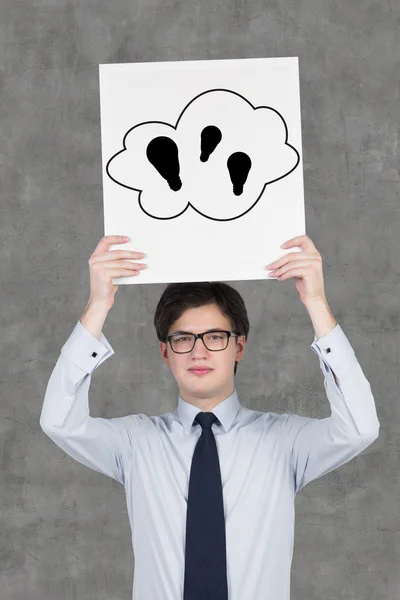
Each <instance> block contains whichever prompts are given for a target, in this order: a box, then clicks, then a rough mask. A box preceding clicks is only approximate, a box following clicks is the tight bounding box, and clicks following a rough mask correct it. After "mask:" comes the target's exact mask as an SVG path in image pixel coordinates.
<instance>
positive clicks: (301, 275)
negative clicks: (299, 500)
mask: <svg viewBox="0 0 400 600" xmlns="http://www.w3.org/2000/svg"><path fill="white" fill-rule="evenodd" d="M122 241H123V240H122V239H121V238H120V237H118V236H106V237H104V238H103V239H102V240H101V241H100V243H99V244H98V246H97V248H96V250H95V252H94V253H93V254H92V256H91V258H90V259H89V264H90V279H91V293H90V299H89V302H88V305H87V307H86V309H85V311H84V313H83V315H82V317H81V319H80V321H78V323H77V324H76V327H75V329H74V330H73V332H72V334H71V336H70V337H69V339H68V340H67V342H66V343H65V344H64V346H63V348H62V350H61V355H60V357H59V359H58V361H57V364H56V366H55V368H54V370H53V373H52V374H51V377H50V380H49V383H48V387H47V390H46V395H45V399H44V403H43V408H42V414H41V418H40V424H41V427H42V429H43V430H44V431H45V433H46V434H47V435H48V436H49V437H50V438H51V439H52V440H53V441H54V442H55V443H56V444H57V445H58V446H60V447H61V448H62V449H63V450H65V452H67V453H68V454H69V455H70V456H71V457H73V458H74V459H76V460H78V461H79V462H81V463H82V464H84V465H86V466H88V467H90V468H92V469H94V470H96V471H99V472H101V473H104V474H105V475H108V476H109V477H112V478H114V479H116V480H117V481H119V482H120V483H121V484H122V485H124V487H125V490H126V499H127V507H128V513H129V519H130V523H131V527H132V543H133V548H134V553H135V573H134V579H133V599H134V600H182V599H183V600H228V599H229V600H265V599H266V598H270V599H273V600H289V597H290V566H291V561H292V551H293V531H294V498H295V495H296V493H297V492H298V491H299V490H300V489H302V488H303V487H304V486H305V485H306V484H307V483H309V482H310V481H312V480H313V479H316V478H317V477H321V476H322V475H324V474H326V473H328V472H330V471H332V470H333V469H335V468H337V467H339V466H340V465H343V464H344V463H346V462H347V461H349V460H350V459H352V458H354V457H355V456H356V455H357V454H359V453H360V452H361V451H362V450H364V449H365V448H366V447H367V446H369V445H370V444H371V443H372V442H373V441H374V440H375V439H376V438H377V437H378V433H379V421H378V418H377V414H376V409H375V403H374V398H373V395H372V393H371V388H370V385H369V383H368V381H367V379H366V378H365V376H364V374H363V371H362V370H361V367H360V365H359V363H358V361H357V358H356V356H355V353H354V351H353V349H352V347H351V345H350V343H349V341H348V339H347V338H346V336H345V334H344V332H343V331H342V329H341V327H340V325H339V324H338V323H337V322H336V321H335V319H334V317H333V315H332V312H331V310H330V308H329V305H328V302H327V299H326V296H325V291H324V283H323V272H322V260H321V256H320V254H319V252H318V251H317V249H316V248H315V246H314V244H313V242H312V241H311V240H310V238H309V237H308V236H300V237H298V238H294V239H292V240H290V241H289V242H287V243H286V244H284V245H283V247H285V248H291V247H294V246H300V247H301V249H302V252H292V253H289V254H287V255H286V256H284V257H283V258H281V259H279V260H277V261H275V262H274V263H272V264H271V265H268V266H267V267H268V268H269V269H271V268H273V269H274V271H273V273H272V274H273V276H275V277H277V279H279V280H280V281H283V280H286V279H289V278H294V279H295V284H296V288H297V290H298V292H299V295H300V299H301V301H302V302H303V304H304V305H305V307H306V309H307V311H308V313H309V315H310V318H311V321H312V325H313V327H314V332H315V338H314V342H313V343H312V345H311V348H312V350H313V351H314V352H315V353H316V354H317V356H318V358H319V364H320V367H321V370H322V373H323V375H324V385H325V390H326V394H327V397H328V400H329V402H330V405H331V416H330V417H329V418H325V419H315V418H307V417H301V416H298V415H294V414H276V413H271V412H258V411H253V410H249V409H247V408H245V407H244V406H243V405H241V403H240V401H239V398H238V396H237V393H236V389H235V385H234V376H235V372H236V368H237V364H238V363H239V362H240V360H241V359H242V358H243V353H244V347H245V343H246V339H247V335H248V331H249V322H248V318H247V313H246V308H245V305H244V303H243V300H242V298H241V296H240V294H239V293H238V292H237V291H236V290H235V289H234V288H233V287H231V286H229V285H226V284H223V283H193V284H190V283H186V284H171V285H169V286H167V288H166V289H165V291H164V292H163V294H162V296H161V298H160V301H159V304H158V306H157V309H156V313H155V318H154V323H155V326H156V331H157V335H158V338H159V340H160V351H161V354H162V358H163V360H164V362H165V363H166V364H167V365H169V367H170V368H171V370H172V373H173V375H174V377H175V379H176V381H177V384H178V388H179V397H178V406H177V409H176V410H174V411H172V412H170V413H166V414H164V415H161V416H147V415H145V414H133V415H129V416H126V417H121V418H111V419H104V418H93V417H91V416H90V414H89V403H88V391H89V386H90V381H91V375H92V373H93V371H94V370H95V369H96V368H97V367H98V366H99V365H100V364H101V363H102V362H104V360H106V359H107V358H108V357H110V356H111V355H112V354H113V352H114V351H113V349H112V347H111V346H110V344H109V342H108V341H107V339H106V338H105V336H104V335H103V334H102V332H101V330H102V327H103V324H104V321H105V318H106V316H107V314H108V311H109V310H110V308H111V306H112V305H113V302H114V295H115V292H116V290H117V286H115V285H113V284H112V278H113V277H118V276H121V275H127V274H132V275H136V274H137V273H139V272H140V270H139V269H140V267H139V266H138V264H137V263H134V262H127V261H126V260H125V259H130V261H131V260H132V259H137V258H139V254H138V253H135V252H131V251H124V250H113V251H110V250H109V247H110V245H111V244H115V243H122ZM125 241H126V240H125Z"/></svg>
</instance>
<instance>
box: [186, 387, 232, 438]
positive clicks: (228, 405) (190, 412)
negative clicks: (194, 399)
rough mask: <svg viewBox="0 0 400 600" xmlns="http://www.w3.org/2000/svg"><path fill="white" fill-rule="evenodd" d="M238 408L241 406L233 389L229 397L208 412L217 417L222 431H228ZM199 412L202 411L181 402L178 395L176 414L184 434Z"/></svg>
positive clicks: (187, 431)
mask: <svg viewBox="0 0 400 600" xmlns="http://www.w3.org/2000/svg"><path fill="white" fill-rule="evenodd" d="M240 407H241V404H240V402H239V399H238V396H237V392H236V389H234V390H233V392H232V394H231V395H230V396H228V397H227V398H225V400H223V401H222V402H220V403H219V404H218V405H217V406H215V407H214V408H213V409H212V411H210V412H212V413H214V414H215V415H216V416H217V417H218V420H219V421H220V423H221V425H222V427H223V428H224V430H225V431H228V430H229V429H230V428H231V426H232V423H233V420H234V418H235V417H236V415H237V413H238V412H239V409H240ZM199 412H202V411H201V410H200V409H199V408H198V407H197V406H194V405H193V404H190V403H189V402H186V401H185V400H183V398H182V396H181V395H179V398H178V408H177V413H178V416H179V419H180V421H181V423H182V425H183V431H184V433H189V431H190V429H191V427H192V425H193V421H194V418H195V416H196V415H197V414H198V413H199Z"/></svg>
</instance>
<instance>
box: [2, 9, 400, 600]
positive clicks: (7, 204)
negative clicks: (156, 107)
mask: <svg viewBox="0 0 400 600" xmlns="http://www.w3.org/2000/svg"><path fill="white" fill-rule="evenodd" d="M399 14H400V5H399V2H398V1H395V0H379V1H371V0H365V1H364V2H361V1H356V0H348V1H347V2H338V1H337V0H309V1H307V0H303V1H302V2H299V1H298V0H290V1H288V0H280V1H277V0H275V1H273V2H269V3H267V2H265V3H264V4H263V3H262V2H260V1H259V0H249V1H248V2H242V3H240V2H222V1H221V2H217V3H215V2H213V1H212V0H205V1H204V0H203V1H201V0H200V1H196V2H193V1H192V0H189V1H187V2H179V1H178V2H174V1H173V2H163V1H162V0H158V1H154V0H153V1H152V2H149V0H140V1H139V2H138V1H136V0H135V1H132V0H113V1H112V2H108V1H106V0H97V2H93V1H89V0H79V1H78V0H73V1H67V0H29V1H28V0H1V3H0V89H1V94H0V128H1V129H0V131H1V141H0V165H1V171H0V173H1V177H0V180H1V187H0V193H1V201H0V244H1V245H0V248H1V267H2V268H1V273H0V277H1V279H0V290H1V364H0V384H1V385H0V469H1V471H0V597H1V600H28V599H29V600H75V599H79V600H94V599H96V600H128V599H129V598H130V595H131V578H132V574H133V572H134V555H133V551H132V548H131V544H130V531H129V523H128V518H127V514H126V506H125V498H124V493H123V488H122V486H120V485H119V484H118V483H116V482H114V481H113V480H111V479H108V478H106V477H104V476H102V475H100V474H97V473H94V472H92V471H90V470H89V469H87V468H86V467H84V466H82V465H80V464H78V463H76V462H74V461H73V460H72V459H70V458H69V457H68V456H66V455H65V454H64V453H63V452H62V451H61V450H60V449H58V448H57V447H56V446H55V445H54V444H53V443H52V442H51V441H50V440H49V439H48V438H47V437H46V436H45V435H44V433H43V432H42V431H41V429H40V426H39V415H40V410H41V405H42V401H43V396H44V392H45V388H46V384H47V380H48V377H49V376H50V373H51V370H52V368H53V366H54V364H55V362H56V360H57V358H58V354H59V351H60V348H61V346H62V344H63V343H64V341H65V340H66V339H67V337H68V336H69V334H70V332H71V331H72V328H73V326H74V324H75V323H76V321H77V320H78V318H79V317H80V315H81V313H82V311H83V309H84V307H85V305H86V301H87V297H88V292H89V277H88V276H89V270H88V264H87V260H88V258H89V255H90V254H91V252H92V251H93V249H94V247H95V246H96V244H97V242H98V240H99V238H100V237H101V236H102V235H103V220H102V188H101V147H100V118H99V112H100V111H99V95H98V64H99V63H104V62H129V61H159V60H184V59H187V60H190V59H218V58H245V57H263V56H299V57H300V74H301V103H302V124H303V152H304V171H305V173H304V174H305V193H306V216H307V232H308V233H309V235H310V236H311V238H312V239H313V240H314V241H315V243H316V245H317V247H318V248H319V250H320V251H321V253H322V255H323V258H324V264H325V282H326V290H327V296H328V300H329V301H330V304H331V306H332V309H333V312H334V314H335V316H336V317H337V319H338V320H339V322H340V323H341V325H342V327H343V328H344V330H345V332H346V334H347V335H348V337H349V339H350V341H351V342H352V344H353V346H354V348H355V350H356V353H357V356H358V358H359V360H360V363H361V365H362V367H363V369H364V371H365V373H366V374H367V376H368V378H369V379H370V381H371V385H372V389H373V391H374V394H375V399H376V403H377V408H378V416H379V419H380V422H381V432H380V437H379V438H378V440H376V441H375V442H374V444H373V445H372V446H370V447H369V448H368V449H367V450H366V451H365V452H364V453H363V454H362V455H360V456H358V457H357V458H356V459H355V460H353V461H351V462H350V463H348V464H347V465H344V466H342V467H341V468H340V469H338V470H337V471H335V472H333V473H331V474H329V475H327V476H325V477H323V478H321V479H319V480H317V481H315V482H312V483H311V484H309V485H308V486H307V487H306V488H305V489H304V490H303V491H302V492H301V493H300V494H299V495H298V496H297V499H296V509H297V518H296V537H295V550H294V560H293V569H292V599H293V600H320V599H322V598H323V599H324V600H353V599H354V600H355V599H357V600H361V599H363V600H397V599H398V598H399V597H400V574H399V564H400V500H399V498H400V484H399V470H400V469H399V465H400V460H399V458H400V402H399V347H400V335H399V296H400V294H399V291H400V290H399V264H400V236H399V230H400V219H399V208H398V201H399V152H398V140H399V127H398V116H399V105H400V102H399V100H400V99H399V80H400V66H399V25H400V21H399ZM143 250H144V251H145V250H146V249H145V248H143ZM237 288H238V289H239V291H241V292H242V294H243V296H244V298H245V301H246V303H247V305H248V310H249V314H250V319H251V330H250V337H249V343H248V345H247V348H246V356H245V359H244V362H242V363H241V364H240V365H239V369H238V377H237V389H238V392H239V397H240V398H241V400H242V402H243V403H244V404H246V405H247V406H249V407H250V408H256V409H261V410H276V411H278V412H284V411H291V412H297V413H299V414H303V415H310V416H317V417H323V416H327V415H328V414H329V405H328V401H327V399H326V397H325V395H324V389H323V379H322V373H321V372H320V370H319V366H318V361H317V357H316V356H315V355H314V353H313V352H312V351H311V349H310V348H309V345H310V344H311V342H312V339H313V332H312V327H311V322H310V321H309V318H308V315H307V313H306V311H305V309H304V308H303V306H302V304H301V303H300V301H299V299H298V295H297V292H296V289H295V287H294V284H293V281H287V282H282V283H279V282H268V283H267V282H260V281H257V282H254V283H250V284H249V283H238V284H237ZM162 289H163V286H161V285H160V286H159V285H150V286H143V287H142V286H138V287H137V288H135V287H128V288H120V291H119V292H118V295H117V300H116V304H115V306H114V307H113V310H112V311H111V313H110V316H109V319H108V321H107V323H106V326H105V328H104V331H105V334H106V335H107V337H108V339H109V340H110V342H111V344H112V345H113V347H114V349H115V352H116V354H115V356H113V357H112V358H111V359H109V360H108V361H106V363H104V364H103V365H102V366H101V367H100V368H99V370H98V371H96V373H95V374H94V377H93V381H92V388H91V410H92V414H93V416H104V417H110V416H120V415H124V414H128V413H132V412H147V414H161V413H162V412H165V411H167V410H171V409H173V408H175V406H176V401H177V388H176V384H175V381H174V380H173V378H172V376H171V374H170V373H169V372H168V369H167V367H166V366H165V365H163V363H162V361H161V358H160V356H159V352H158V346H157V340H156V337H155V332H154V330H153V326H152V316H153V312H154V309H155V306H156V303H157V300H158V297H159V295H160V293H161V291H162ZM149 600H150V599H149ZM245 600H251V599H245Z"/></svg>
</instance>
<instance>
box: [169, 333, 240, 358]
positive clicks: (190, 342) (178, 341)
mask: <svg viewBox="0 0 400 600" xmlns="http://www.w3.org/2000/svg"><path fill="white" fill-rule="evenodd" d="M231 336H232V337H238V334H237V333H234V332H233V331H225V330H221V329H212V330H210V331H205V332H204V333H189V332H186V331H185V332H180V333H171V335H167V337H166V341H167V342H169V343H170V344H171V348H172V350H173V351H174V352H176V353H177V354H186V353H187V352H191V351H192V350H193V348H194V345H195V343H196V341H197V339H198V338H200V339H201V340H202V342H203V344H204V345H205V347H206V348H207V350H211V351H212V352H220V351H221V350H225V349H226V347H227V346H228V343H229V338H230V337H231Z"/></svg>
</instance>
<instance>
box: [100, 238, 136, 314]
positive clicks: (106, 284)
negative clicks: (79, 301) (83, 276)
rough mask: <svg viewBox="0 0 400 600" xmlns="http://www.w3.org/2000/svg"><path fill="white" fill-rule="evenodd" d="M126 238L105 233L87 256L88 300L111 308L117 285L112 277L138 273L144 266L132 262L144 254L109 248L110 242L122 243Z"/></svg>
mask: <svg viewBox="0 0 400 600" xmlns="http://www.w3.org/2000/svg"><path fill="white" fill-rule="evenodd" d="M127 241H128V240H127V239H125V238H124V236H120V235H106V236H104V237H103V238H101V240H100V242H99V243H98V245H97V247H96V249H95V251H94V252H93V254H92V255H91V257H90V258H89V261H88V262H89V265H90V298H89V302H91V303H94V304H97V305H104V306H105V307H108V309H110V308H111V306H112V305H113V304H114V296H115V293H116V291H117V290H118V286H117V285H114V284H113V282H112V280H113V278H114V277H129V276H133V275H139V273H140V271H141V270H142V269H144V268H146V264H144V263H132V262H130V261H127V260H126V259H130V260H134V259H138V258H142V257H143V256H144V254H143V253H141V252H134V251H133V250H109V248H110V246H111V245H112V244H123V243H126V242H127ZM124 259H125V260H124Z"/></svg>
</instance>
